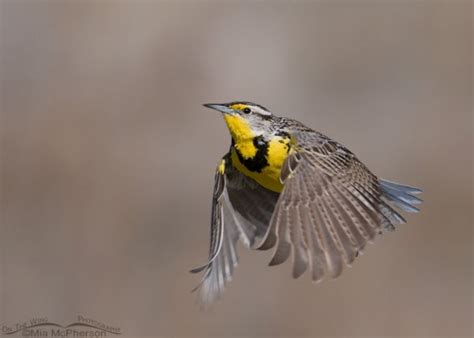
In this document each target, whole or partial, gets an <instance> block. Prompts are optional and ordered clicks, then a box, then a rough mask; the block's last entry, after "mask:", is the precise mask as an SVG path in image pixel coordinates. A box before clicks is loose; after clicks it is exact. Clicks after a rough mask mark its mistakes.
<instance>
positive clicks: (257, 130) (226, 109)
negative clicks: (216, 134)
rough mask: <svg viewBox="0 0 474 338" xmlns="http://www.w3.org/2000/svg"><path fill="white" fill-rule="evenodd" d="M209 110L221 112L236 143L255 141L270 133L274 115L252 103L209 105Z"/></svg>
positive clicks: (237, 102)
mask: <svg viewBox="0 0 474 338" xmlns="http://www.w3.org/2000/svg"><path fill="white" fill-rule="evenodd" d="M204 106H205V107H207V108H211V109H215V110H217V111H220V112H221V113H222V114H223V116H224V120H225V122H226V124H227V127H228V128H229V131H230V134H231V135H232V138H233V139H234V141H235V142H239V141H245V140H250V139H253V138H254V137H255V136H259V135H264V134H267V133H268V132H270V130H271V126H272V121H273V120H272V118H273V114H272V113H271V112H270V111H269V110H268V109H267V108H265V107H263V106H261V105H258V104H255V103H251V102H241V101H236V102H230V103H207V104H205V105H204Z"/></svg>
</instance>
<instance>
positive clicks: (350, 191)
mask: <svg viewBox="0 0 474 338" xmlns="http://www.w3.org/2000/svg"><path fill="white" fill-rule="evenodd" d="M204 106H205V107H208V108H211V109H215V110H218V111H220V112H221V113H222V114H223V116H224V120H225V122H226V124H227V127H228V128H229V131H230V134H231V136H232V142H231V146H230V150H229V152H228V153H227V154H225V155H224V157H223V158H222V160H221V162H220V164H219V165H218V166H217V169H216V174H215V182H214V193H213V199H212V214H211V243H210V253H209V261H208V262H207V263H206V264H205V265H203V266H201V267H199V268H196V269H193V270H191V272H193V273H198V272H201V271H205V272H204V276H203V278H202V280H201V283H200V284H199V285H198V286H197V287H196V288H195V290H199V294H200V296H199V298H200V300H201V302H202V303H204V304H208V303H211V302H213V301H214V300H215V299H216V298H218V297H219V296H220V294H221V293H222V291H223V290H224V286H225V284H226V283H227V282H229V281H230V280H231V279H232V275H233V272H234V269H235V267H236V266H237V263H238V255H237V252H236V243H237V241H238V240H239V239H240V240H241V241H242V242H243V243H244V245H245V246H246V247H248V248H252V249H260V250H266V249H270V248H272V247H276V249H275V253H274V254H273V258H272V260H271V261H270V263H269V265H271V266H272V265H277V264H281V263H283V262H284V261H286V260H287V259H288V257H289V256H290V253H291V252H292V253H293V254H292V256H293V273H292V274H293V277H294V278H298V277H299V276H301V275H302V274H303V273H304V272H305V271H306V270H307V269H309V270H310V271H311V278H312V280H313V281H315V282H318V281H320V280H321V279H322V278H323V276H324V275H328V276H330V277H332V278H335V277H338V276H339V275H340V274H341V272H342V270H343V266H344V265H350V264H351V263H352V262H353V261H354V259H355V257H357V255H358V254H359V253H360V252H361V251H362V249H363V248H364V247H365V245H366V244H367V243H368V242H371V241H372V240H373V239H374V237H375V236H376V235H377V234H379V233H381V232H382V230H393V229H394V226H395V225H397V224H401V223H405V219H404V218H403V217H402V216H401V215H400V214H399V213H398V212H397V211H395V210H394V209H393V208H392V206H391V205H390V204H392V205H394V206H395V207H398V208H399V209H402V210H404V211H407V212H417V211H418V210H419V209H418V208H416V207H415V205H416V204H419V203H421V199H419V198H417V197H415V196H413V195H414V194H418V193H421V190H420V189H418V188H413V187H410V186H406V185H402V184H398V183H394V182H390V181H387V180H383V179H379V178H377V176H375V175H374V174H373V173H372V172H371V171H370V170H369V169H368V168H367V167H366V166H365V165H364V164H363V163H362V162H360V161H359V160H358V159H357V157H356V156H355V155H354V154H353V153H352V152H350V151H349V150H348V149H347V148H345V147H344V146H342V145H341V144H339V143H337V142H336V141H334V140H332V139H330V138H329V137H327V136H325V135H323V134H321V133H319V132H317V131H314V130H312V129H311V128H308V127H306V126H305V125H303V124H302V123H300V122H298V121H295V120H292V119H288V118H285V117H279V116H276V115H274V114H273V113H271V112H270V111H269V110H268V109H266V108H264V107H262V106H260V105H258V104H254V103H250V102H231V103H225V104H205V105H204Z"/></svg>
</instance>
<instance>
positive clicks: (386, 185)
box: [379, 179, 423, 212]
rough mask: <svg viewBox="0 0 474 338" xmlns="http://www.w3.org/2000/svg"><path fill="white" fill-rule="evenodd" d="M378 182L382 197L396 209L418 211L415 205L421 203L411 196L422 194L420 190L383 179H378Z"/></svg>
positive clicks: (418, 199)
mask: <svg viewBox="0 0 474 338" xmlns="http://www.w3.org/2000/svg"><path fill="white" fill-rule="evenodd" d="M379 182H380V188H381V189H382V195H383V197H385V198H386V199H387V200H389V201H390V202H392V203H393V204H394V205H395V206H396V207H398V208H400V209H402V210H403V211H406V212H418V211H420V209H418V208H417V207H416V206H415V205H417V204H421V202H423V201H422V200H421V199H420V198H418V197H416V196H413V195H416V194H420V193H422V190H421V189H419V188H414V187H410V186H408V185H403V184H398V183H395V182H391V181H387V180H383V179H380V180H379Z"/></svg>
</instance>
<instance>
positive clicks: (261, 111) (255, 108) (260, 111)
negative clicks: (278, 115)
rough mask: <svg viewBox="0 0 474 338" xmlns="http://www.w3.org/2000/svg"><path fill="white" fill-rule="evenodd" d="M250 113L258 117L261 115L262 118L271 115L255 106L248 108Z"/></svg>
mask: <svg viewBox="0 0 474 338" xmlns="http://www.w3.org/2000/svg"><path fill="white" fill-rule="evenodd" d="M250 107H251V109H252V111H253V112H254V113H257V114H260V115H263V116H270V115H272V113H270V112H268V111H266V110H264V109H262V108H260V107H257V106H250Z"/></svg>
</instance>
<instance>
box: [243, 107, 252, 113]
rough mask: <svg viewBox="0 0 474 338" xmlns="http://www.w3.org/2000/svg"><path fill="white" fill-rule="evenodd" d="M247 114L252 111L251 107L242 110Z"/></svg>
mask: <svg viewBox="0 0 474 338" xmlns="http://www.w3.org/2000/svg"><path fill="white" fill-rule="evenodd" d="M242 111H243V112H244V113H245V114H250V112H251V111H252V110H250V108H244V110H242Z"/></svg>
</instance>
